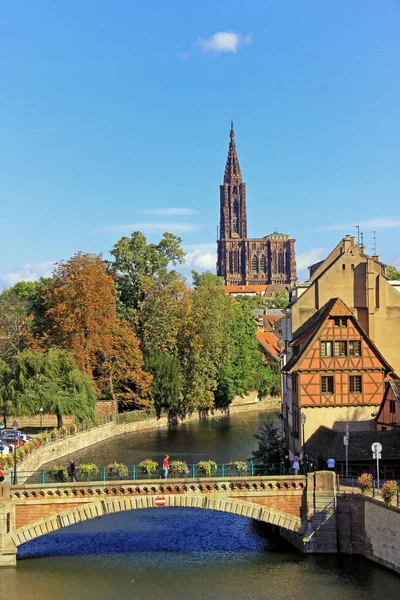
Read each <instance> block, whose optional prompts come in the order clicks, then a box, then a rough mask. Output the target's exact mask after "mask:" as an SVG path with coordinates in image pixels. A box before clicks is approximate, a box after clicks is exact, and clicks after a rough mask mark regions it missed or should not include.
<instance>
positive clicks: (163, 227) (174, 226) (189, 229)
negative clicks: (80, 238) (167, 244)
mask: <svg viewBox="0 0 400 600" xmlns="http://www.w3.org/2000/svg"><path fill="white" fill-rule="evenodd" d="M198 229H200V226H199V225H196V224H195V223H179V222H150V223H127V224H126V225H104V226H100V227H96V228H95V231H99V232H103V231H121V232H123V231H129V232H132V231H142V232H143V233H158V232H161V233H164V232H165V231H169V232H171V233H193V231H197V230H198Z"/></svg>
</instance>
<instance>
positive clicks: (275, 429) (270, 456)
mask: <svg viewBox="0 0 400 600" xmlns="http://www.w3.org/2000/svg"><path fill="white" fill-rule="evenodd" d="M254 437H255V438H256V440H257V441H258V448H257V449H256V450H253V452H252V455H251V458H250V460H252V461H253V462H255V463H257V464H261V465H264V466H268V465H271V464H276V463H280V461H281V460H282V456H283V454H284V449H285V441H284V439H283V436H282V431H281V428H280V426H279V424H277V423H276V420H275V418H274V416H273V415H267V418H266V420H265V423H264V425H263V426H262V427H261V430H260V432H259V433H258V434H256V435H255V436H254Z"/></svg>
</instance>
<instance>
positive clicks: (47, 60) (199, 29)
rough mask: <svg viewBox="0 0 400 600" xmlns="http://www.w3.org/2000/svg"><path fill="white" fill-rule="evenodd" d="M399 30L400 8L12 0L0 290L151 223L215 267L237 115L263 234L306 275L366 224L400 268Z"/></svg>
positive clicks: (4, 58) (368, 0)
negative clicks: (288, 249)
mask: <svg viewBox="0 0 400 600" xmlns="http://www.w3.org/2000/svg"><path fill="white" fill-rule="evenodd" d="M399 31H400V2H399V1H398V0H351V1H350V2H349V0H335V2H322V1H321V0H284V1H282V2H277V1H276V0H240V1H239V0H238V1H235V0H229V1H225V0H205V1H199V2H190V1H188V0H176V1H175V0H170V1H168V2H165V1H162V0H148V1H147V2H144V1H142V2H138V1H135V0H116V1H115V2H110V1H103V0H82V1H78V0H72V1H70V0H69V1H66V0H58V1H57V2H53V1H52V0H51V1H50V0H48V1H44V0H36V1H35V2H31V1H30V0H29V1H23V0H21V1H19V2H18V1H17V2H14V3H3V5H2V9H1V12H0V66H1V78H0V204H1V211H0V232H1V235H0V285H1V286H4V285H10V284H12V283H14V282H15V281H17V280H18V279H21V278H28V279H30V278H33V277H35V276H38V275H41V274H47V273H48V272H50V271H51V265H52V264H53V262H54V261H57V260H60V259H67V258H69V257H70V256H72V255H73V254H74V253H75V252H76V251H78V250H82V251H87V252H103V253H104V254H105V255H107V252H108V251H109V249H110V248H111V247H112V245H113V244H114V243H115V242H116V241H117V240H118V239H119V238H120V237H121V236H122V235H129V233H130V232H131V231H132V230H133V229H141V230H142V231H143V232H144V233H145V234H146V235H147V236H148V239H149V241H157V240H158V239H159V238H160V237H161V235H162V233H163V231H165V230H167V231H172V232H174V233H177V234H179V235H181V236H182V238H183V240H184V246H185V249H186V250H187V251H188V264H187V265H186V268H185V270H186V272H189V271H190V269H191V268H197V269H199V270H201V269H203V268H207V267H210V266H212V265H213V264H214V261H215V257H214V254H215V239H216V227H217V224H218V219H219V185H220V183H221V182H222V177H223V171H224V164H225V159H226V153H227V148H228V141H229V125H230V119H231V118H233V119H234V123H235V130H236V141H237V147H238V152H239V159H240V163H241V168H242V173H243V178H244V181H245V182H246V183H247V210H248V233H249V235H250V236H252V237H258V236H260V237H261V236H263V235H266V234H268V233H270V232H271V231H272V230H273V229H274V228H275V227H276V228H277V229H278V230H279V231H284V232H287V233H289V234H290V235H291V236H293V237H294V238H296V240H297V242H296V252H297V256H298V264H299V278H300V279H304V278H305V276H306V274H307V272H306V271H305V270H304V269H305V267H306V266H307V265H308V264H311V263H312V262H315V261H316V260H319V259H321V258H322V257H323V256H324V255H325V254H326V252H328V251H329V250H330V249H331V248H332V247H333V246H334V245H335V244H336V243H337V242H338V241H339V239H340V238H341V237H342V236H343V235H345V234H347V233H355V232H356V230H355V229H354V228H352V226H353V225H356V224H360V225H361V229H362V230H363V231H364V237H365V241H366V242H367V243H371V242H372V231H373V230H374V229H376V234H377V246H378V253H379V254H380V256H381V258H382V260H384V261H385V262H388V263H392V264H398V265H400V247H399V242H398V240H399V239H400V236H399V232H400V231H399V230H400V35H399ZM366 249H367V252H372V247H371V246H368V245H367V248H366Z"/></svg>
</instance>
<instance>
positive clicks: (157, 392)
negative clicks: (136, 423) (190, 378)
mask: <svg viewBox="0 0 400 600" xmlns="http://www.w3.org/2000/svg"><path fill="white" fill-rule="evenodd" d="M146 369H147V370H148V371H149V372H150V373H151V374H152V375H153V382H152V386H151V395H152V399H153V406H154V408H155V411H156V414H157V416H158V417H159V416H160V415H161V412H162V411H166V412H167V413H168V415H169V417H170V419H171V420H173V419H174V418H175V417H176V415H179V414H182V412H184V410H183V406H182V401H183V395H182V386H183V374H182V368H181V364H180V362H179V359H178V358H177V357H176V356H172V355H171V354H167V353H166V352H163V351H161V350H151V351H150V352H149V354H148V355H147V356H146Z"/></svg>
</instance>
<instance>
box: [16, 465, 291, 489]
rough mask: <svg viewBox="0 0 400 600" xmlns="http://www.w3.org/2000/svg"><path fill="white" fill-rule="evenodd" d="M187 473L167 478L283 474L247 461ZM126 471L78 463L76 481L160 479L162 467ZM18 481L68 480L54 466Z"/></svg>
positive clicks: (191, 468) (24, 474) (276, 468)
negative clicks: (239, 467)
mask: <svg viewBox="0 0 400 600" xmlns="http://www.w3.org/2000/svg"><path fill="white" fill-rule="evenodd" d="M187 466H188V473H187V474H186V475H181V474H177V475H174V474H172V473H171V474H170V475H169V479H183V478H189V479H194V478H196V479H197V478H201V477H210V476H211V477H227V478H230V477H237V476H243V477H257V476H261V475H283V467H282V464H281V463H276V464H270V465H268V466H265V465H258V464H255V463H248V464H247V470H246V472H245V473H238V472H237V471H236V470H235V469H234V468H233V466H232V464H231V463H217V470H216V471H214V472H213V473H211V474H208V473H205V472H203V471H202V470H201V469H199V468H198V467H197V464H195V463H193V464H188V465H187ZM127 468H128V473H127V476H126V477H121V476H120V475H119V474H118V473H115V472H109V471H108V470H107V467H100V468H99V472H98V473H96V474H95V475H92V476H88V475H87V474H86V473H81V472H80V470H79V465H78V475H77V479H78V482H88V481H120V480H121V479H127V480H130V481H132V480H136V479H141V480H143V479H162V478H163V475H162V469H158V470H157V471H155V472H154V473H152V474H150V475H147V474H146V473H144V472H143V471H142V470H141V469H140V467H139V465H132V466H128V467H127ZM10 475H11V484H14V474H13V473H11V474H10ZM18 478H19V481H23V482H24V483H42V484H44V483H62V482H66V481H69V478H68V477H67V476H66V474H65V471H63V470H61V469H60V471H58V472H54V467H53V468H52V467H48V468H47V469H40V470H38V471H18Z"/></svg>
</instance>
